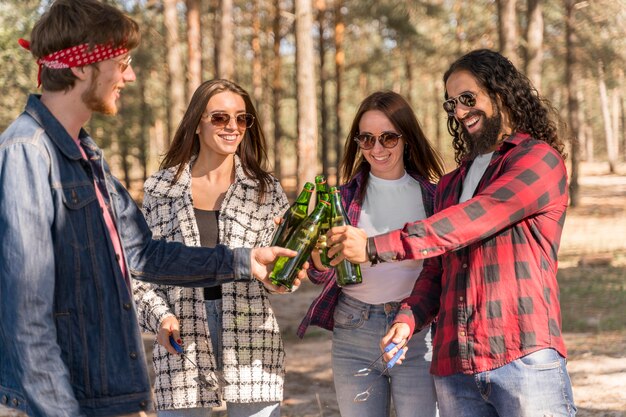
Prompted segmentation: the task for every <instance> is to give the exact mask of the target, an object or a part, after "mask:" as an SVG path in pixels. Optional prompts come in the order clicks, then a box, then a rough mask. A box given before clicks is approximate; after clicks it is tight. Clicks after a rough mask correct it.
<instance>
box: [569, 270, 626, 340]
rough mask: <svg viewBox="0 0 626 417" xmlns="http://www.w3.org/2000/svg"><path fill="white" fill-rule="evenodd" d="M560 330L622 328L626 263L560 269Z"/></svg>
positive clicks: (625, 325) (625, 315)
mask: <svg viewBox="0 0 626 417" xmlns="http://www.w3.org/2000/svg"><path fill="white" fill-rule="evenodd" d="M558 280H559V286H560V289H561V308H562V319H563V331H564V332H594V333H599V332H606V331H615V330H624V331H626V266H595V267H590V266H587V267H581V266H578V267H569V268H561V269H559V273H558Z"/></svg>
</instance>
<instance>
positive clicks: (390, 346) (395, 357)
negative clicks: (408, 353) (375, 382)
mask: <svg viewBox="0 0 626 417" xmlns="http://www.w3.org/2000/svg"><path fill="white" fill-rule="evenodd" d="M396 346H397V345H396V344H395V343H393V342H391V343H389V344H388V345H387V346H385V353H387V352H389V351H390V350H392V349H393V348H395V347H396ZM403 353H404V348H402V349H400V350H399V351H397V352H396V354H395V355H393V357H392V358H391V360H389V362H387V369H391V368H393V366H394V365H395V364H396V362H397V361H398V359H400V356H402V354H403Z"/></svg>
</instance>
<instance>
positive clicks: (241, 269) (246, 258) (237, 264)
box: [233, 248, 252, 281]
mask: <svg viewBox="0 0 626 417" xmlns="http://www.w3.org/2000/svg"><path fill="white" fill-rule="evenodd" d="M251 252H252V249H250V248H235V249H233V272H234V274H235V281H250V280H251V279H252V271H251V267H250V256H251V255H250V253H251Z"/></svg>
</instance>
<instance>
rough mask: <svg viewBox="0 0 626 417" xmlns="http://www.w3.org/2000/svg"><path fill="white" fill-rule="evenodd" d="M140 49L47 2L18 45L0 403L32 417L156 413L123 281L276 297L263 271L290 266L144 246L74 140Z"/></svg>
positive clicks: (80, 2) (82, 12) (110, 107)
mask: <svg viewBox="0 0 626 417" xmlns="http://www.w3.org/2000/svg"><path fill="white" fill-rule="evenodd" d="M138 43H139V29H138V26H137V23H135V22H134V21H133V20H132V19H130V18H129V17H128V16H126V15H124V14H123V13H122V12H120V11H119V10H117V9H116V8H114V7H112V6H110V5H107V4H106V3H102V2H100V1H97V0H57V1H55V2H54V3H53V4H52V5H51V6H50V8H49V9H48V11H47V12H46V13H45V14H44V15H43V16H42V17H41V19H40V20H39V21H38V22H37V24H36V25H35V27H34V28H33V31H32V34H31V40H30V42H28V41H25V40H20V44H21V45H22V46H23V47H25V48H26V49H29V50H30V51H31V52H32V53H33V55H34V56H35V57H36V58H37V64H38V65H39V76H38V79H39V82H40V84H41V86H42V93H41V95H31V96H30V97H29V99H28V103H27V105H26V109H25V111H24V112H23V113H22V114H21V115H20V116H19V117H18V118H17V119H16V120H15V121H14V122H13V123H12V124H11V125H10V126H9V127H8V128H7V130H6V131H5V132H4V133H3V134H2V135H1V136H0V242H2V244H1V245H0V297H1V301H0V358H1V360H0V404H2V405H6V406H10V407H13V408H16V409H19V410H21V411H23V412H25V413H27V414H28V415H30V416H47V417H52V416H55V417H56V416H58V417H61V416H64V417H68V416H69V417H76V416H109V415H111V416H112V415H115V416H119V415H128V414H129V413H134V415H137V414H138V413H139V412H141V411H143V410H146V409H148V408H149V407H150V406H151V390H150V383H149V380H148V372H147V370H146V363H145V358H144V353H143V344H142V340H141V335H140V333H139V328H138V326H137V317H136V313H135V308H134V304H133V299H132V295H131V288H130V282H129V277H130V275H131V274H132V276H133V277H134V278H137V279H140V280H145V281H151V282H158V283H161V284H169V285H180V286H188V287H198V286H214V285H221V284H225V283H228V282H245V281H249V280H251V279H258V280H259V281H261V282H262V283H263V284H264V285H266V287H268V288H269V289H270V290H278V291H279V292H281V291H282V290H280V289H278V288H277V287H275V286H273V285H272V284H271V283H270V282H269V280H268V271H269V270H271V269H270V268H271V266H272V265H271V263H272V262H273V261H274V260H275V259H276V258H277V257H278V256H293V255H294V254H295V252H293V251H289V250H286V249H282V248H255V249H246V248H237V249H234V250H231V249H229V248H227V247H225V246H220V245H218V246H217V247H215V248H214V249H209V248H199V247H198V248H192V247H187V246H184V245H182V244H180V243H173V242H166V241H163V240H161V241H156V240H152V234H151V232H150V229H149V227H148V225H147V224H146V222H145V219H144V218H143V216H142V214H141V211H140V210H139V208H138V207H137V205H136V204H135V203H134V202H133V200H132V198H131V197H130V195H129V194H128V192H127V191H126V190H125V189H124V187H123V186H122V185H121V184H120V182H119V181H118V180H117V179H116V178H114V177H113V176H112V175H111V172H110V170H109V167H108V165H107V163H106V162H105V160H104V158H103V155H102V151H101V150H100V149H99V148H98V146H97V145H96V143H95V142H94V141H93V139H92V138H91V137H90V136H89V134H88V133H87V132H86V131H85V130H84V129H83V128H82V126H84V125H85V124H86V123H87V121H88V120H89V119H90V117H91V115H92V114H93V112H99V113H104V114H110V115H114V114H116V113H117V100H118V99H119V97H120V93H121V91H122V90H123V89H124V88H125V86H126V84H127V83H129V82H132V81H134V80H135V73H134V71H133V69H132V67H131V65H130V64H131V57H130V51H131V50H132V49H133V48H135V47H136V46H137V45H138ZM304 275H306V272H305V271H304V270H303V271H302V272H301V273H300V276H299V278H302V277H304ZM174 336H176V335H174Z"/></svg>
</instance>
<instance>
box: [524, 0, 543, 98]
mask: <svg viewBox="0 0 626 417" xmlns="http://www.w3.org/2000/svg"><path fill="white" fill-rule="evenodd" d="M542 3H543V0H528V1H527V5H528V9H527V20H528V25H527V26H526V49H525V51H526V63H525V64H526V65H525V70H526V75H527V76H528V78H529V79H530V81H531V82H532V83H533V85H534V86H535V88H536V89H537V90H541V69H542V66H543V4H542Z"/></svg>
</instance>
